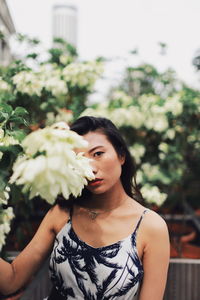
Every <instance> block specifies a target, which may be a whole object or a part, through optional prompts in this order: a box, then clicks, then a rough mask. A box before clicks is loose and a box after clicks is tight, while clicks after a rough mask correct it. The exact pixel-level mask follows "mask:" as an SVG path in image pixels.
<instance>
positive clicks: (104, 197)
mask: <svg viewBox="0 0 200 300" xmlns="http://www.w3.org/2000/svg"><path fill="white" fill-rule="evenodd" d="M129 198H130V197H129V196H128V195H127V194H126V192H125V190H124V188H123V186H122V184H121V182H120V183H119V184H118V186H113V187H112V188H111V189H110V190H109V191H106V192H105V193H102V194H92V195H91V198H90V199H89V200H88V201H87V202H86V203H85V205H87V208H91V209H100V210H104V209H105V210H112V209H115V208H117V207H119V206H121V205H123V204H124V203H125V202H126V201H127V200H128V199H129Z"/></svg>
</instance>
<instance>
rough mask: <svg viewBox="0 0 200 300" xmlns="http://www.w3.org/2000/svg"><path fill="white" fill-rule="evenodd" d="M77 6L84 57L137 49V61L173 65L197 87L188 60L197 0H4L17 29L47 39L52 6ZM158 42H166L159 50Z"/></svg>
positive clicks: (198, 20) (195, 39) (199, 20)
mask: <svg viewBox="0 0 200 300" xmlns="http://www.w3.org/2000/svg"><path fill="white" fill-rule="evenodd" d="M63 2H65V3H67V4H74V5H76V6H77V8H78V18H79V23H78V51H79V54H80V56H81V57H82V58H84V59H92V58H94V57H96V56H107V57H116V56H121V57H125V56H126V54H127V53H128V52H129V51H130V50H132V49H134V48H136V47H137V48H138V49H139V56H138V57H137V58H136V59H135V63H138V62H148V63H153V64H154V65H156V66H157V68H158V69H160V70H163V69H165V68H166V67H172V68H174V69H175V70H176V71H177V72H178V75H179V77H181V78H182V79H184V80H185V81H186V82H188V83H189V84H191V85H195V86H198V85H199V87H200V83H199V81H198V80H197V79H198V77H199V78H200V75H197V74H196V73H195V71H194V68H193V67H192V64H191V61H192V58H193V56H194V53H195V51H196V50H198V49H199V48H200V35H199V32H200V17H199V15H200V0H167V1H166V0H71V1H59V0H7V3H8V5H9V8H10V11H11V14H12V17H13V20H14V23H15V26H16V29H17V31H19V32H22V33H26V34H29V35H30V36H37V37H39V38H40V39H41V40H42V42H43V43H44V45H45V46H46V47H48V46H50V44H51V27H52V19H51V17H52V6H53V4H59V3H63ZM158 42H164V43H166V44H167V45H168V49H167V55H166V56H161V55H160V54H159V46H158Z"/></svg>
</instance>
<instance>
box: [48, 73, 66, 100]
mask: <svg viewBox="0 0 200 300" xmlns="http://www.w3.org/2000/svg"><path fill="white" fill-rule="evenodd" d="M50 74H51V73H50ZM44 88H45V89H46V90H47V91H49V92H51V93H52V95H54V96H55V97H59V96H62V95H67V93H68V88H67V84H66V82H65V81H64V80H62V79H60V78H59V77H56V76H54V77H50V78H48V79H46V81H45V82H44Z"/></svg>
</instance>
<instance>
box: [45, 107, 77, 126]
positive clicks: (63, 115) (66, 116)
mask: <svg viewBox="0 0 200 300" xmlns="http://www.w3.org/2000/svg"><path fill="white" fill-rule="evenodd" d="M57 112H58V113H57V114H55V113H53V112H49V113H47V120H46V125H52V124H53V123H56V122H65V123H70V122H71V121H72V120H73V113H72V111H71V110H67V109H66V108H62V109H57Z"/></svg>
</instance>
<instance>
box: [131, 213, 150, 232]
mask: <svg viewBox="0 0 200 300" xmlns="http://www.w3.org/2000/svg"><path fill="white" fill-rule="evenodd" d="M147 211H148V209H145V210H144V211H143V213H142V215H141V217H140V219H139V221H138V222H137V224H136V227H135V230H134V234H136V233H137V231H138V228H139V226H140V223H141V221H142V219H143V218H144V215H145V214H146V212H147Z"/></svg>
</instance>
